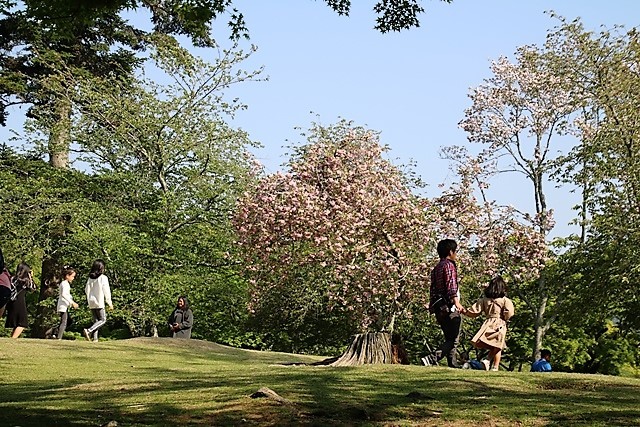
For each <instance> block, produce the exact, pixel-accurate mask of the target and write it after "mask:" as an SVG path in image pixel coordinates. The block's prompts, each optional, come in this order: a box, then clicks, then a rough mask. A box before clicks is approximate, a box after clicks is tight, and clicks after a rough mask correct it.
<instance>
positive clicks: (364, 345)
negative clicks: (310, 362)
mask: <svg viewBox="0 0 640 427" xmlns="http://www.w3.org/2000/svg"><path fill="white" fill-rule="evenodd" d="M393 359H394V358H393V352H392V350H391V337H390V335H389V334H388V333H387V332H369V333H366V334H357V335H356V336H355V337H354V338H353V341H352V342H351V345H350V346H349V348H348V349H347V351H345V352H344V353H343V354H342V356H340V357H339V358H338V360H336V361H335V362H333V363H331V366H356V365H370V364H383V363H394V360H393Z"/></svg>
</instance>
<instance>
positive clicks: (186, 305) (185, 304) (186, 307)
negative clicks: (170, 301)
mask: <svg viewBox="0 0 640 427" xmlns="http://www.w3.org/2000/svg"><path fill="white" fill-rule="evenodd" d="M180 300H182V301H184V307H182V310H184V311H187V310H188V309H189V298H187V297H186V295H181V296H179V297H178V301H180ZM176 308H178V304H177V303H176Z"/></svg>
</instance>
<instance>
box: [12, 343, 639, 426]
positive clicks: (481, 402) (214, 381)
mask: <svg viewBox="0 0 640 427" xmlns="http://www.w3.org/2000/svg"><path fill="white" fill-rule="evenodd" d="M0 359H1V363H2V376H3V381H2V385H0V426H22V427H27V426H38V427H40V426H102V425H112V426H113V425H118V426H182V425H196V426H197V425H202V426H212V425H274V426H275V425H278V426H280V425H317V426H331V425H374V426H414V425H444V426H476V425H481V426H513V425H519V426H547V425H557V426H567V425H585V426H586V425H588V426H612V425H618V426H638V425H640V380H639V379H633V378H621V377H609V376H600V375H580V374H562V373H552V374H533V373H528V372H527V373H518V372H484V371H469V370H453V369H448V368H444V367H442V368H440V367H437V368H427V367H423V366H400V365H393V366H392V365H386V366H363V367H348V368H335V367H327V366H310V365H309V363H312V362H314V361H318V360H321V359H322V358H321V357H312V356H300V355H291V354H283V353H270V352H258V351H249V350H240V349H235V348H230V347H225V346H221V345H217V344H214V343H209V342H205V341H199V340H188V341H187V340H173V339H169V338H159V339H158V338H156V339H153V338H137V339H130V340H122V341H104V342H100V343H90V342H87V341H71V340H69V341H67V340H64V341H55V340H32V339H18V340H11V339H8V338H2V339H0ZM263 387H267V388H269V389H270V390H272V391H273V392H275V393H276V395H275V396H268V394H267V397H251V395H252V394H254V393H256V392H257V391H258V390H259V389H261V388H263ZM109 423H111V424H109ZM116 423H117V424H116Z"/></svg>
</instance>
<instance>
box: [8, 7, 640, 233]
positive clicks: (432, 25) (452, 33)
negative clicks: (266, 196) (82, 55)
mask: <svg viewBox="0 0 640 427" xmlns="http://www.w3.org/2000/svg"><path fill="white" fill-rule="evenodd" d="M352 3H354V5H353V9H352V12H351V16H349V17H343V16H338V15H337V14H336V13H334V12H333V11H332V10H331V9H329V7H327V6H326V5H325V3H324V2H323V1H320V0H317V1H316V0H272V1H265V0H262V1H256V0H235V1H234V5H235V6H236V7H237V8H238V9H239V10H240V11H241V12H242V13H243V14H244V16H245V20H246V23H247V26H248V27H249V30H250V36H251V40H250V43H253V44H255V45H257V46H258V49H259V50H258V52H257V53H255V54H254V55H253V56H252V58H251V59H250V60H249V61H248V62H247V63H246V65H245V67H244V68H245V69H252V68H258V67H260V66H264V67H265V75H268V76H269V81H266V82H249V83H246V84H244V85H242V86H239V87H237V88H235V89H234V90H233V91H232V94H233V95H234V96H235V95H237V96H239V97H240V98H241V100H242V101H243V102H244V103H246V104H247V105H248V106H249V108H248V110H246V111H242V112H240V113H239V114H238V116H237V117H236V119H235V125H236V126H239V127H242V128H243V129H245V130H246V131H248V132H249V134H250V136H251V138H252V139H254V140H258V141H260V142H261V143H262V144H263V146H264V147H263V148H262V149H259V150H256V151H255V154H256V156H257V157H258V158H259V160H260V161H261V162H262V163H263V164H264V165H265V166H266V170H267V171H268V172H275V171H277V170H279V169H280V165H281V164H282V163H284V162H285V160H286V158H285V157H284V154H285V152H286V149H285V148H284V146H286V145H288V144H289V142H287V141H290V142H299V141H300V140H301V137H300V136H299V133H300V131H299V130H296V129H295V128H296V127H301V128H303V129H307V128H308V127H309V126H310V125H311V123H312V122H314V121H315V122H319V123H323V124H331V123H335V122H336V121H337V120H338V119H339V118H340V117H342V118H345V119H349V120H354V121H355V123H356V124H358V125H364V126H367V127H369V128H371V129H374V130H377V131H380V132H381V142H382V143H384V144H387V145H389V146H390V148H391V154H390V157H391V158H393V159H396V158H397V161H396V162H397V163H408V162H409V161H410V160H414V161H415V162H416V164H417V167H416V171H417V172H418V174H419V175H420V176H421V177H422V178H423V180H424V181H426V182H427V183H428V184H429V189H428V191H427V194H429V195H435V194H437V192H438V188H437V185H438V184H439V183H442V182H445V183H449V182H451V180H452V178H453V176H452V174H451V173H450V171H449V165H448V162H447V161H446V160H441V159H440V157H439V150H440V148H441V147H443V146H445V145H467V146H469V144H468V143H467V142H466V135H465V133H464V132H463V131H462V130H460V129H459V128H458V125H457V124H458V122H459V121H460V120H461V119H462V118H463V115H464V110H465V108H467V107H468V106H469V105H470V102H469V99H468V97H467V93H468V91H469V88H470V87H473V86H477V85H479V84H481V83H482V80H483V79H484V78H487V77H489V76H490V74H489V63H490V61H491V60H493V59H496V58H498V57H499V56H502V55H504V56H511V55H512V54H513V52H514V51H515V49H516V47H518V46H521V45H524V44H538V45H539V44H542V43H543V42H544V38H545V35H546V33H547V31H548V30H549V29H551V28H552V27H553V26H554V25H556V24H557V21H556V20H555V19H552V18H551V17H549V15H548V14H545V13H544V12H545V11H548V10H554V11H555V12H557V13H558V14H560V15H561V16H564V17H566V18H568V19H574V18H577V17H580V18H581V19H582V21H583V23H584V24H585V26H586V28H587V29H589V30H598V28H599V27H600V26H601V25H605V26H607V27H611V26H613V25H614V24H621V25H624V26H625V27H626V28H631V27H634V26H637V25H639V24H640V22H638V20H639V18H640V2H639V1H637V0H607V1H604V0H598V1H596V0H482V1H479V0H454V2H453V3H451V4H447V3H444V2H441V1H437V0H425V1H423V5H424V7H425V9H426V13H425V14H423V15H422V18H421V27H420V28H415V29H411V30H408V31H403V32H401V33H391V34H380V33H378V32H377V31H375V30H373V25H374V22H375V15H374V13H373V12H372V8H373V4H374V3H375V0H356V1H353V2H352ZM134 19H135V20H138V19H139V20H140V21H144V20H145V18H144V17H141V16H138V17H134ZM214 35H215V36H216V37H217V38H219V39H220V40H221V41H225V39H226V37H227V36H228V29H227V28H226V19H221V20H220V21H219V22H217V23H216V25H215V28H214ZM243 44H244V45H245V46H246V45H247V43H246V42H243ZM200 54H202V52H200ZM21 126H22V120H21V119H20V115H19V114H16V115H13V116H12V118H10V122H9V126H8V128H9V129H10V128H15V129H19V128H20V127H21ZM9 129H0V138H1V139H6V135H8V130H9ZM548 192H549V194H548V196H549V204H550V207H552V208H554V209H555V211H556V218H557V222H558V225H557V228H556V230H555V232H554V234H555V235H565V234H567V233H568V232H569V231H573V230H575V229H573V228H569V227H567V226H566V223H567V222H568V221H569V220H570V219H571V218H572V217H573V216H574V215H573V213H572V211H571V206H572V204H574V203H575V201H574V200H573V199H572V197H571V196H569V195H568V189H566V188H564V189H553V188H548ZM491 196H492V197H493V198H495V199H496V200H497V201H498V202H499V203H501V204H513V205H515V206H517V207H519V208H520V209H523V210H527V211H532V209H533V196H532V192H531V188H530V185H527V183H525V182H521V181H518V180H517V179H513V178H512V177H505V176H503V179H502V180H501V182H498V183H497V184H496V187H495V189H494V190H493V193H491Z"/></svg>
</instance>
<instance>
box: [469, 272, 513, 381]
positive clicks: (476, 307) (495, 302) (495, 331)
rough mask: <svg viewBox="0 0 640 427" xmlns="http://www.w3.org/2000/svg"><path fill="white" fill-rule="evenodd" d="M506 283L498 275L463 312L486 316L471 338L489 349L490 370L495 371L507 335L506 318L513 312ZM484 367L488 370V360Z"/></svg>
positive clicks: (472, 341) (478, 345)
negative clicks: (480, 296)
mask: <svg viewBox="0 0 640 427" xmlns="http://www.w3.org/2000/svg"><path fill="white" fill-rule="evenodd" d="M505 295H506V284H505V282H504V280H503V279H502V277H500V276H498V277H496V278H494V279H492V280H491V281H490V282H489V286H487V287H486V288H485V289H484V297H482V298H480V299H478V301H476V303H475V304H473V305H472V306H471V307H470V308H468V309H467V310H466V312H464V314H465V315H467V316H469V317H478V316H479V315H480V314H481V313H484V315H485V316H486V317H487V319H486V320H485V321H484V323H483V324H482V326H481V327H480V330H479V331H478V333H476V335H475V336H474V337H473V338H472V339H471V344H473V345H474V347H476V348H482V349H486V350H489V356H488V357H489V361H492V362H493V363H492V368H491V370H492V371H497V370H498V368H499V366H500V359H501V358H502V349H503V348H504V346H505V338H506V335H507V320H509V319H510V318H511V317H512V316H513V314H514V308H513V301H511V300H510V299H509V298H507V297H506V296H505ZM485 367H486V369H487V370H489V362H488V361H486V363H485Z"/></svg>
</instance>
